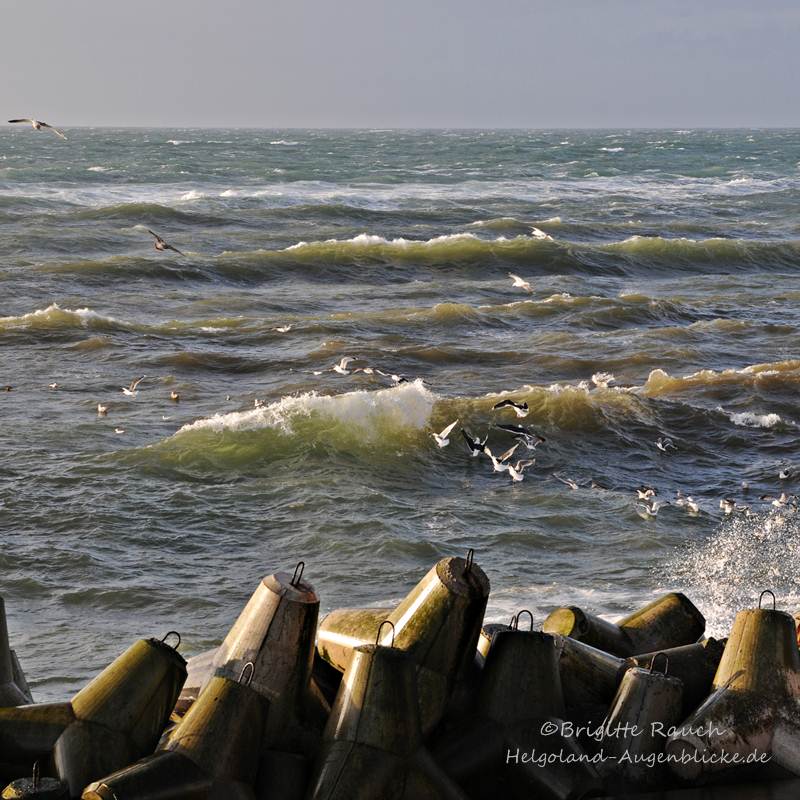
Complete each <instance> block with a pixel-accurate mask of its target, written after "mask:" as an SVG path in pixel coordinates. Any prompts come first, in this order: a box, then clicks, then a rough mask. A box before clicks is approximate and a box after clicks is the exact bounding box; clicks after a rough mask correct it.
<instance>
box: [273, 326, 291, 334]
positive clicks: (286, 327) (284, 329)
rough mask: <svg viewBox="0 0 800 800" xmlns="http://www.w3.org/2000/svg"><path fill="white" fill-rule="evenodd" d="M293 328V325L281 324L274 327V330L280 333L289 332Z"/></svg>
mask: <svg viewBox="0 0 800 800" xmlns="http://www.w3.org/2000/svg"><path fill="white" fill-rule="evenodd" d="M291 329H292V326H291V325H281V326H280V327H279V328H273V330H275V331H278V333H289V331H290V330H291Z"/></svg>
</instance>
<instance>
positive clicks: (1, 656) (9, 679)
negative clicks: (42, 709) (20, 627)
mask: <svg viewBox="0 0 800 800" xmlns="http://www.w3.org/2000/svg"><path fill="white" fill-rule="evenodd" d="M32 702H33V698H32V697H31V693H30V689H28V683H27V681H26V680H25V675H24V674H23V672H22V668H21V667H20V665H19V661H18V660H17V656H16V653H15V652H14V651H13V650H12V649H11V645H10V643H9V641H8V624H7V622H6V606H5V603H4V602H3V598H2V597H0V708H2V707H3V706H21V705H24V704H25V703H32Z"/></svg>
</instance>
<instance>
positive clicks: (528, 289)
mask: <svg viewBox="0 0 800 800" xmlns="http://www.w3.org/2000/svg"><path fill="white" fill-rule="evenodd" d="M508 277H509V278H511V280H512V281H514V284H513V285H514V286H517V287H519V288H520V289H524V290H525V291H526V292H527V293H528V294H533V286H531V285H530V284H529V283H528V281H526V280H524V279H523V278H520V276H519V275H515V274H514V273H513V272H509V273H508Z"/></svg>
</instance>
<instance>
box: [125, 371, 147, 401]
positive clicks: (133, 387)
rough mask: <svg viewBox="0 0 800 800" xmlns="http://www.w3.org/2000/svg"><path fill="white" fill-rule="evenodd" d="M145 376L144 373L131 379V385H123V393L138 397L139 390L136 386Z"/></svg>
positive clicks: (126, 395)
mask: <svg viewBox="0 0 800 800" xmlns="http://www.w3.org/2000/svg"><path fill="white" fill-rule="evenodd" d="M145 377H146V376H145V375H142V377H141V378H137V379H136V380H133V381H131V385H130V386H123V387H122V394H124V395H125V397H136V395H137V394H139V392H138V391H137V390H136V387H137V386H138V385H139V384H140V383H141V382H142V381H143V380H144V379H145Z"/></svg>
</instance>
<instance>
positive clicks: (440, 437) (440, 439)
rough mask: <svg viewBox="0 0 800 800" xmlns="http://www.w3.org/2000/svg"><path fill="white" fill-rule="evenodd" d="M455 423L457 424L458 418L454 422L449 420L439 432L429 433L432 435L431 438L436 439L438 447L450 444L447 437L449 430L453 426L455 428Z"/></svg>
mask: <svg viewBox="0 0 800 800" xmlns="http://www.w3.org/2000/svg"><path fill="white" fill-rule="evenodd" d="M456 425H458V420H456V421H455V422H451V423H450V424H449V425H448V426H447V427H446V428H445V429H444V430H443V431H442V432H441V433H432V434H431V436H433V438H434V439H435V440H436V444H438V445H439V447H447V445H449V444H450V440H449V439H448V438H447V437H448V436H449V435H450V433H451V431H452V430H453V428H455V426H456Z"/></svg>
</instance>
